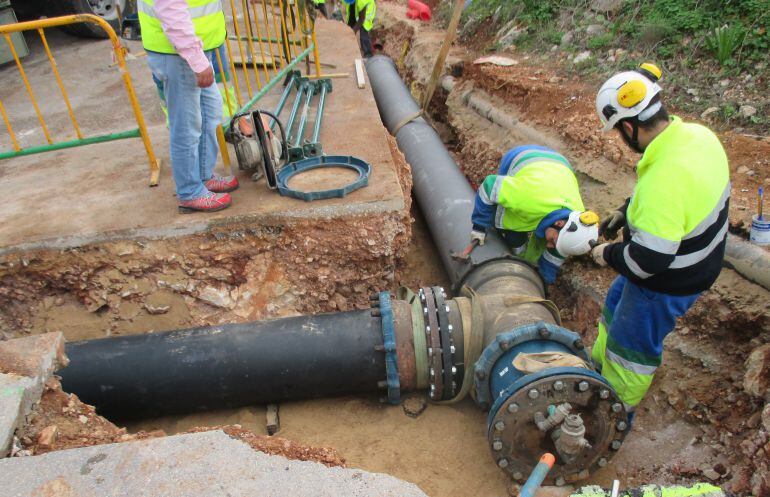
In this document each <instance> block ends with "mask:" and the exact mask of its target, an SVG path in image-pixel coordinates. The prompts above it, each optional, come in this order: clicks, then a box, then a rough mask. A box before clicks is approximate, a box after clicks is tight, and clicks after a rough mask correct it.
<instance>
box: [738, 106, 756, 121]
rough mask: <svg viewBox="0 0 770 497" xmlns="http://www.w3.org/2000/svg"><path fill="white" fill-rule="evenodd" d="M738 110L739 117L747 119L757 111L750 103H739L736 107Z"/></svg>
mask: <svg viewBox="0 0 770 497" xmlns="http://www.w3.org/2000/svg"><path fill="white" fill-rule="evenodd" d="M738 112H740V113H741V117H744V118H746V119H748V118H750V117H751V116H753V115H754V114H756V113H757V108H756V107H752V106H751V105H741V107H740V108H739V109H738Z"/></svg>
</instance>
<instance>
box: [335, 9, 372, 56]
mask: <svg viewBox="0 0 770 497" xmlns="http://www.w3.org/2000/svg"><path fill="white" fill-rule="evenodd" d="M343 1H344V3H345V5H344V7H345V24H347V25H348V26H350V27H351V28H353V32H354V33H356V34H357V35H358V37H359V39H360V42H361V53H362V54H363V55H364V57H367V58H368V57H371V56H372V54H373V52H372V38H371V37H370V36H369V32H370V31H371V30H372V28H373V27H374V16H375V15H376V14H377V4H376V3H375V0H343Z"/></svg>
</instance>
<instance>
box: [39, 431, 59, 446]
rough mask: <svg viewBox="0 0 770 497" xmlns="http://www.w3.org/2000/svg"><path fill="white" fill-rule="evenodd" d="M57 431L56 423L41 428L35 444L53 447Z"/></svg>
mask: <svg viewBox="0 0 770 497" xmlns="http://www.w3.org/2000/svg"><path fill="white" fill-rule="evenodd" d="M58 433H59V427H58V426H56V425H50V426H46V427H45V428H43V431H41V432H40V435H38V436H37V444H38V445H39V446H40V447H42V448H46V449H49V448H51V447H53V444H54V442H56V435H57V434H58Z"/></svg>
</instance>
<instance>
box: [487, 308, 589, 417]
mask: <svg viewBox="0 0 770 497" xmlns="http://www.w3.org/2000/svg"><path fill="white" fill-rule="evenodd" d="M545 338H547V339H548V340H551V341H554V342H557V343H560V344H562V345H564V346H565V347H567V348H569V349H570V350H571V351H572V352H573V353H574V354H575V355H576V356H578V357H580V358H581V359H583V360H584V361H586V363H588V364H590V363H591V358H590V357H589V355H588V351H587V350H586V348H585V346H584V345H583V340H582V339H581V338H580V335H578V334H577V333H575V332H573V331H570V330H568V329H566V328H562V327H561V326H557V325H555V324H551V323H546V322H543V321H538V322H537V323H532V324H527V325H524V326H519V327H517V328H514V329H512V330H511V331H506V332H505V333H500V334H499V335H497V337H496V338H495V340H493V341H492V343H490V344H489V345H487V347H486V348H485V349H484V352H482V353H481V357H479V360H478V361H476V364H475V365H474V378H475V380H474V385H475V388H476V403H477V404H478V405H479V406H480V407H481V408H482V409H484V410H487V409H489V407H490V406H491V405H492V402H493V401H494V399H493V395H492V392H491V391H490V381H489V378H490V375H491V374H492V368H493V367H494V365H495V363H496V362H497V360H498V359H500V357H502V355H503V354H505V353H506V351H508V350H509V349H511V348H513V347H515V346H516V345H519V344H521V343H524V342H528V341H530V340H542V339H545Z"/></svg>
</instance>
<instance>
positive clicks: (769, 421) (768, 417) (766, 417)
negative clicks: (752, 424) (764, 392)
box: [762, 402, 770, 433]
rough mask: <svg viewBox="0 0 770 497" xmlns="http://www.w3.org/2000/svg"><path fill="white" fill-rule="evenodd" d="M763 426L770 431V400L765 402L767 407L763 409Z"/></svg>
mask: <svg viewBox="0 0 770 497" xmlns="http://www.w3.org/2000/svg"><path fill="white" fill-rule="evenodd" d="M762 426H764V427H765V430H767V431H768V432H769V433H770V402H768V403H767V404H765V408H764V409H762Z"/></svg>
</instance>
